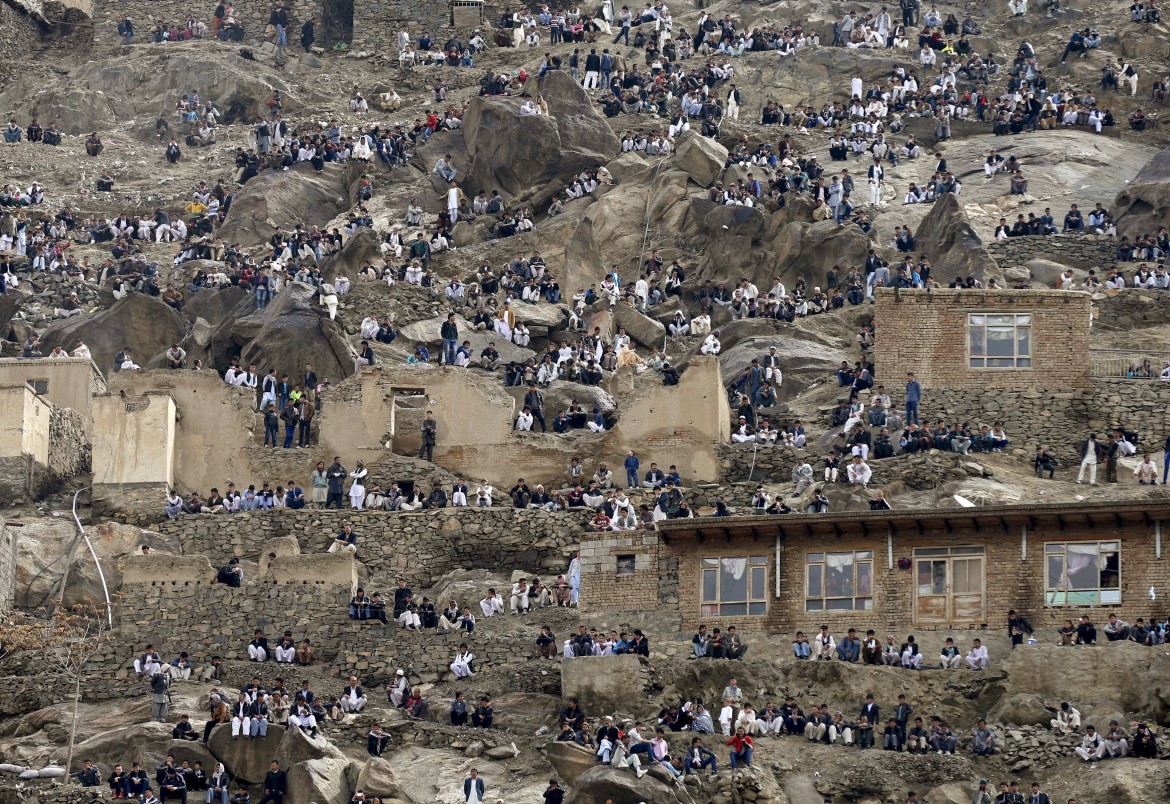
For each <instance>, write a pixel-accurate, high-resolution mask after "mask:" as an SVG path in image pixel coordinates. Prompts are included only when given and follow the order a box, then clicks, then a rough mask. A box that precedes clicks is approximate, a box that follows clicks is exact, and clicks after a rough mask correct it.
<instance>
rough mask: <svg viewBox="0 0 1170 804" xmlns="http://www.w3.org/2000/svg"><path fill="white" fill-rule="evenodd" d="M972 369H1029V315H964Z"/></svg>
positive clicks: (1030, 365)
mask: <svg viewBox="0 0 1170 804" xmlns="http://www.w3.org/2000/svg"><path fill="white" fill-rule="evenodd" d="M967 346H968V353H969V354H968V359H969V361H970V366H971V368H977V369H982V368H989V369H1016V368H1032V316H1031V314H1029V313H971V314H969V315H968V316H967Z"/></svg>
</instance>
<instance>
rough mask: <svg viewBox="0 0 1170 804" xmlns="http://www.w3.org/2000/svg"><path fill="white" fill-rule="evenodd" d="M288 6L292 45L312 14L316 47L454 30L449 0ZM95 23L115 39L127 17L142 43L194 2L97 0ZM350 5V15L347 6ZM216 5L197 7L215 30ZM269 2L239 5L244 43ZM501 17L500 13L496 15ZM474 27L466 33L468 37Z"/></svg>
mask: <svg viewBox="0 0 1170 804" xmlns="http://www.w3.org/2000/svg"><path fill="white" fill-rule="evenodd" d="M282 4H283V5H284V6H285V7H286V9H287V10H288V17H289V28H288V40H289V46H290V47H297V46H299V41H300V35H301V33H300V32H301V26H302V25H303V24H304V23H305V21H306V20H307V19H309V17H316V18H317V27H316V31H315V35H316V39H317V45H318V46H321V47H325V48H329V47H332V46H333V45H334V44H335V43H336V42H339V41H349V42H350V44H351V49H354V50H376V51H379V52H382V53H397V52H398V51H397V43H396V38H397V35H398V28H399V26H400V25H405V26H406V27H407V29H408V30H409V31H410V32H411V36H412V38H417V37H418V35H419V34H420V33H421V32H422V31H424V30H427V31H430V33H431V35H432V36H434V37H435V38H441V37H445V36H446V35H447V34H448V32H450V30H451V28H450V21H451V9H450V5H449V4H448V3H447V2H434V1H433V0H348V2H346V1H343V0H282ZM93 5H94V21H95V23H96V25H97V29H98V36H99V38H104V39H107V40H109V41H113V40H115V39H116V38H117V25H118V21H119V20H120V19H121V18H122V17H123V16H124V15H129V16H130V18H131V19H132V20H134V22H135V24H136V28H137V30H138V34H137V35H136V41H139V42H141V41H143V37H144V35H145V33H146V32H147V31H148V30H149V27H150V23H151V22H152V21H154V20H164V21H167V22H170V21H176V22H179V21H183V22H185V21H186V19H187V17H188V16H189V15H190V14H191V6H190V4H187V3H181V2H177V0H93ZM350 6H352V13H350V11H349V7H350ZM214 9H215V4H214V3H208V4H205V5H202V6H199V11H198V14H199V15H200V16H201V18H202V19H203V21H204V22H205V23H206V24H207V26H208V30H210V29H211V21H212V17H211V14H212V11H213V10H214ZM271 11H272V4H270V3H252V2H245V3H236V13H237V15H238V16H239V17H240V19H241V20H242V21H243V23H244V29H245V31H246V32H247V38H246V40H245V41H248V40H251V41H253V42H254V41H256V40H257V39H258V38H260V37H262V36H263V34H264V27H265V25H267V24H268V15H269V13H270V12H271ZM496 16H498V13H497V15H496ZM469 32H470V31H463V32H461V33H463V35H464V39H466V35H467V34H468V33H469Z"/></svg>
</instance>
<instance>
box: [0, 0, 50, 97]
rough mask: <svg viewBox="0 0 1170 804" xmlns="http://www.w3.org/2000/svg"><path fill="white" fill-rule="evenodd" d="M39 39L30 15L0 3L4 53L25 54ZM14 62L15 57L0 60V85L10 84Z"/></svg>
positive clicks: (38, 33)
mask: <svg viewBox="0 0 1170 804" xmlns="http://www.w3.org/2000/svg"><path fill="white" fill-rule="evenodd" d="M40 40H41V32H40V29H39V27H38V26H37V24H36V22H34V21H33V19H32V17H30V16H29V15H28V14H25V13H22V12H20V11H17V10H16V9H15V8H12V7H11V6H8V5H5V4H4V3H0V50H2V51H3V52H4V53H15V54H25V53H28V52H29V51H30V50H31V49H32V48H33V47H34V46H35V45H36V44H37V43H39V42H40ZM16 63H17V59H4V60H3V61H0V86H9V85H11V79H12V78H13V74H14V72H15V67H14V65H15V64H16ZM7 113H8V112H7V111H6V112H5V114H7Z"/></svg>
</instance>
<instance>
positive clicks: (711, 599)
mask: <svg viewBox="0 0 1170 804" xmlns="http://www.w3.org/2000/svg"><path fill="white" fill-rule="evenodd" d="M702 574H703V577H702V587H703V588H702V591H703V599H702V607H701V608H702V611H701V614H702V616H704V617H743V616H744V615H747V614H766V613H767V611H768V599H767V594H768V590H767V574H768V559H767V558H766V557H765V556H751V557H749V558H704V559H703V561H702Z"/></svg>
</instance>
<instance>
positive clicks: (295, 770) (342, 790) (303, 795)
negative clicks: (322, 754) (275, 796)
mask: <svg viewBox="0 0 1170 804" xmlns="http://www.w3.org/2000/svg"><path fill="white" fill-rule="evenodd" d="M281 767H284V765H283V763H282V764H281ZM348 767H349V760H347V759H345V758H344V757H343V758H341V759H335V758H334V759H310V760H308V761H307V762H300V763H298V764H296V765H293V766H292V767H290V768H288V795H287V796H286V797H285V801H287V802H288V803H289V804H323V802H331V801H341V802H345V801H349V800H350V799H351V798H352V797H353V790H352V789H351V788H350V785H349V775H348V774H347V773H346V769H347V768H348ZM367 800H368V799H367Z"/></svg>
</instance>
